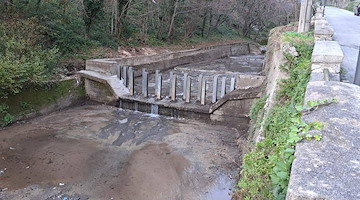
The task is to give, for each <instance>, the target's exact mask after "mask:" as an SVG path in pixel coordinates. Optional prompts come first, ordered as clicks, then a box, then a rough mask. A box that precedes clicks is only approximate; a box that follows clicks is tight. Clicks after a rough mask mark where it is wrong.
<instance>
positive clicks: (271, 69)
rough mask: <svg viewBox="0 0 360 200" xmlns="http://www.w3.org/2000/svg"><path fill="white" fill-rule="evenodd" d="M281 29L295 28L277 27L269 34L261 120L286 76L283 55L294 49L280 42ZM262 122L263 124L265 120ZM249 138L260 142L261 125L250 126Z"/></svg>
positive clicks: (289, 29) (272, 104)
mask: <svg viewBox="0 0 360 200" xmlns="http://www.w3.org/2000/svg"><path fill="white" fill-rule="evenodd" d="M282 29H286V30H287V31H295V29H296V27H293V28H291V26H285V27H278V28H275V29H273V30H272V31H271V32H270V35H269V40H268V45H267V51H266V56H265V66H264V70H263V73H262V75H263V76H264V77H265V81H264V83H263V87H264V91H263V94H262V95H265V96H267V100H266V103H265V106H264V109H263V110H264V113H263V116H262V117H263V119H265V118H266V117H267V116H268V115H269V112H270V110H271V108H272V107H273V106H274V105H275V103H276V102H275V101H276V99H275V98H276V91H277V90H278V88H279V81H280V80H281V79H283V78H286V77H287V76H288V75H287V73H286V72H284V71H283V70H282V69H281V68H280V66H282V64H284V63H285V62H286V59H285V57H284V54H285V53H289V52H291V51H293V50H294V47H292V46H291V45H290V44H289V43H288V42H283V41H282V39H281V36H280V35H281V34H282V33H283V32H284V30H282ZM262 121H263V122H265V120H262ZM249 136H250V138H249V139H250V140H252V141H255V142H259V141H261V140H262V139H263V124H262V125H261V126H258V125H256V124H252V127H251V128H250V133H249Z"/></svg>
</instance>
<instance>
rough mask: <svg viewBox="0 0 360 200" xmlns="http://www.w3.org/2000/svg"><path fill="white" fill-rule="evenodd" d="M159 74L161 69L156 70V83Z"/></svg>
mask: <svg viewBox="0 0 360 200" xmlns="http://www.w3.org/2000/svg"><path fill="white" fill-rule="evenodd" d="M159 74H160V70H158V69H157V70H155V85H156V84H157V82H158V80H157V78H158V77H159Z"/></svg>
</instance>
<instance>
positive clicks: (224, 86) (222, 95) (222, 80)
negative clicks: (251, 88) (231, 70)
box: [220, 76, 226, 98]
mask: <svg viewBox="0 0 360 200" xmlns="http://www.w3.org/2000/svg"><path fill="white" fill-rule="evenodd" d="M225 93H226V77H225V76H224V77H222V79H221V94H220V98H223V97H224V96H225Z"/></svg>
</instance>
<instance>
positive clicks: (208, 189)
mask: <svg viewBox="0 0 360 200" xmlns="http://www.w3.org/2000/svg"><path fill="white" fill-rule="evenodd" d="M240 133H241V130H237V129H235V128H232V127H227V126H223V125H214V124H209V123H206V122H200V121H194V120H188V119H173V118H169V117H163V116H153V115H149V114H144V113H139V112H134V111H127V110H119V109H118V108H115V107H111V106H105V105H84V106H78V107H74V108H70V109H67V110H63V111H59V112H54V113H52V114H50V115H47V116H42V117H38V118H34V119H31V120H29V121H26V122H22V123H18V124H14V125H12V126H10V127H7V128H4V129H2V130H0V170H3V171H4V173H3V174H1V175H0V191H2V192H0V199H64V198H65V197H66V198H67V199H124V200H125V199H126V200H128V199H132V200H143V199H147V200H152V199H154V200H155V199H156V200H161V199H164V200H167V199H169V200H177V199H179V200H183V199H184V200H188V199H189V200H193V199H194V200H195V199H196V200H201V199H204V200H205V199H210V200H211V199H216V200H225V199H230V198H231V197H230V196H229V195H228V193H231V190H232V189H233V185H234V184H235V183H236V180H237V174H238V171H239V159H240V154H241V152H240V150H239V149H238V147H237V142H236V139H237V138H238V136H239V135H240ZM5 168H6V170H4V169H5Z"/></svg>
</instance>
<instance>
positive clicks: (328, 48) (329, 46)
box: [311, 41, 344, 63]
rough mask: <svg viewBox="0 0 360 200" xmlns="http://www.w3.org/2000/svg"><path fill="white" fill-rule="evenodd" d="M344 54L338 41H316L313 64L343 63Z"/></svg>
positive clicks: (312, 58)
mask: <svg viewBox="0 0 360 200" xmlns="http://www.w3.org/2000/svg"><path fill="white" fill-rule="evenodd" d="M343 58H344V54H343V52H342V50H341V47H340V45H339V43H338V42H337V41H315V46H314V50H313V53H312V57H311V62H312V63H342V60H343Z"/></svg>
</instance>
